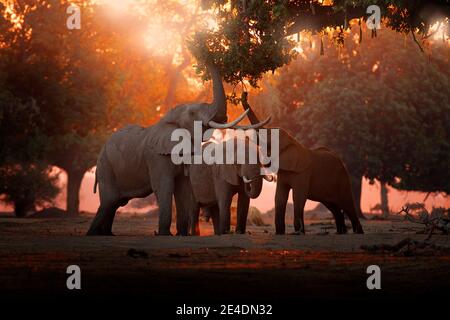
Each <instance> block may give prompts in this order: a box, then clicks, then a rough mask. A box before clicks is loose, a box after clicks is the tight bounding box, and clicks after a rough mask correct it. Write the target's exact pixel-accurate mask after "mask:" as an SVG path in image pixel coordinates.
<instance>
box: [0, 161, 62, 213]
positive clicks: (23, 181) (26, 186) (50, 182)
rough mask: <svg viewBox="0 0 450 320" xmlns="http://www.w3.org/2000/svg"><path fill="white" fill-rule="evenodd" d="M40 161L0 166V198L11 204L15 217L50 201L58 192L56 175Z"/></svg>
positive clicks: (32, 210)
mask: <svg viewBox="0 0 450 320" xmlns="http://www.w3.org/2000/svg"><path fill="white" fill-rule="evenodd" d="M50 170H51V167H49V166H48V165H46V164H42V163H32V164H26V163H21V164H14V165H9V166H8V165H3V166H1V167H0V200H1V201H3V202H5V203H7V204H12V205H13V207H14V213H15V214H16V216H17V217H24V216H26V215H27V214H28V213H31V212H34V211H35V210H36V206H37V205H44V204H47V203H51V202H52V201H53V199H54V198H55V197H56V195H57V194H58V193H59V187H58V185H57V181H58V176H57V175H55V174H52V173H51V172H50Z"/></svg>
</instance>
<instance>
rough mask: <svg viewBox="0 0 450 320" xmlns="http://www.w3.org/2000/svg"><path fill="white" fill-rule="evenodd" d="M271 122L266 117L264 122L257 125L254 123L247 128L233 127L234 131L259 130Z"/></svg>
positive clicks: (269, 118)
mask: <svg viewBox="0 0 450 320" xmlns="http://www.w3.org/2000/svg"><path fill="white" fill-rule="evenodd" d="M270 120H271V117H268V118H267V119H266V120H264V121H262V122H259V123H255V124H251V125H248V126H237V125H236V126H234V127H233V128H234V129H242V130H250V129H259V128H261V127H264V126H265V125H266V124H268V123H269V122H270Z"/></svg>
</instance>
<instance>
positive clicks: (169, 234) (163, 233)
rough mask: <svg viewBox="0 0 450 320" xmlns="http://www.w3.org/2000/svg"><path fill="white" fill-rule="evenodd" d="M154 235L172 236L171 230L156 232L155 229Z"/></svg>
mask: <svg viewBox="0 0 450 320" xmlns="http://www.w3.org/2000/svg"><path fill="white" fill-rule="evenodd" d="M155 236H173V234H172V232H170V231H169V232H166V231H165V232H156V231H155Z"/></svg>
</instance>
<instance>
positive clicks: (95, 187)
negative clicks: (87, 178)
mask: <svg viewBox="0 0 450 320" xmlns="http://www.w3.org/2000/svg"><path fill="white" fill-rule="evenodd" d="M97 184H98V181H97V170H95V182H94V193H97Z"/></svg>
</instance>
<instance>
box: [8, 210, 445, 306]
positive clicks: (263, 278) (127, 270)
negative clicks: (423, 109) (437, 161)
mask: <svg viewBox="0 0 450 320" xmlns="http://www.w3.org/2000/svg"><path fill="white" fill-rule="evenodd" d="M91 218H92V216H90V215H82V216H79V217H70V218H55V219H47V218H26V219H16V218H13V217H10V216H7V215H2V216H0V284H1V285H0V294H1V295H2V296H3V297H6V298H12V299H25V298H31V299H48V298H54V297H78V298H89V299H91V298H93V299H99V298H110V297H113V298H114V297H133V296H138V297H140V298H143V297H148V298H151V299H153V300H152V301H155V300H165V299H170V300H171V301H183V302H184V301H186V302H189V301H196V302H198V301H201V302H208V301H212V302H213V301H215V302H223V301H228V300H230V301H231V300H233V301H235V300H239V301H241V303H242V302H246V301H251V300H267V301H269V300H270V301H273V300H292V299H300V298H302V299H320V300H333V299H358V300H367V299H408V300H410V299H419V298H424V297H427V298H430V297H441V298H442V297H443V295H445V294H447V295H448V292H449V289H450V255H449V254H448V253H445V252H433V251H430V252H427V253H426V254H424V255H416V256H412V257H405V256H397V255H393V254H390V253H385V254H369V253H367V252H365V251H363V250H361V245H371V244H378V243H387V244H395V243H397V242H399V241H400V240H402V239H404V238H406V237H410V238H413V239H416V240H423V239H424V238H425V237H426V235H423V234H417V231H419V230H420V228H419V229H418V227H416V226H414V225H412V224H410V223H407V222H392V221H366V222H363V225H364V228H365V231H366V234H364V235H356V234H352V233H351V232H350V233H349V234H347V235H335V234H334V231H335V230H334V228H332V227H333V224H331V221H330V220H321V221H309V222H308V224H307V234H306V235H304V236H298V235H286V236H276V235H274V228H273V226H265V227H255V226H250V227H249V228H248V229H249V233H248V234H246V235H233V234H231V235H226V236H212V235H211V234H212V228H211V225H210V224H207V223H205V222H203V223H202V225H201V230H202V233H203V234H204V235H205V236H202V237H158V236H154V231H155V230H156V228H157V219H155V218H149V217H147V216H144V215H132V214H122V215H118V217H117V218H116V221H115V224H114V229H113V232H114V233H115V234H116V236H115V237H86V236H84V234H85V232H86V230H87V229H88V227H89V223H90V221H91ZM288 231H292V226H289V228H288ZM327 232H328V234H326V233H327ZM432 239H433V241H434V242H435V243H437V244H439V245H441V246H450V238H449V237H448V236H433V238H432ZM130 249H131V251H130ZM71 264H75V265H78V266H80V267H81V270H82V290H80V291H76V292H75V291H69V290H67V288H66V278H67V274H66V268H67V266H68V265H71ZM372 264H376V265H379V266H380V268H381V272H382V289H381V290H368V289H367V287H366V279H367V277H368V274H367V273H366V268H367V267H368V266H369V265H372Z"/></svg>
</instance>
